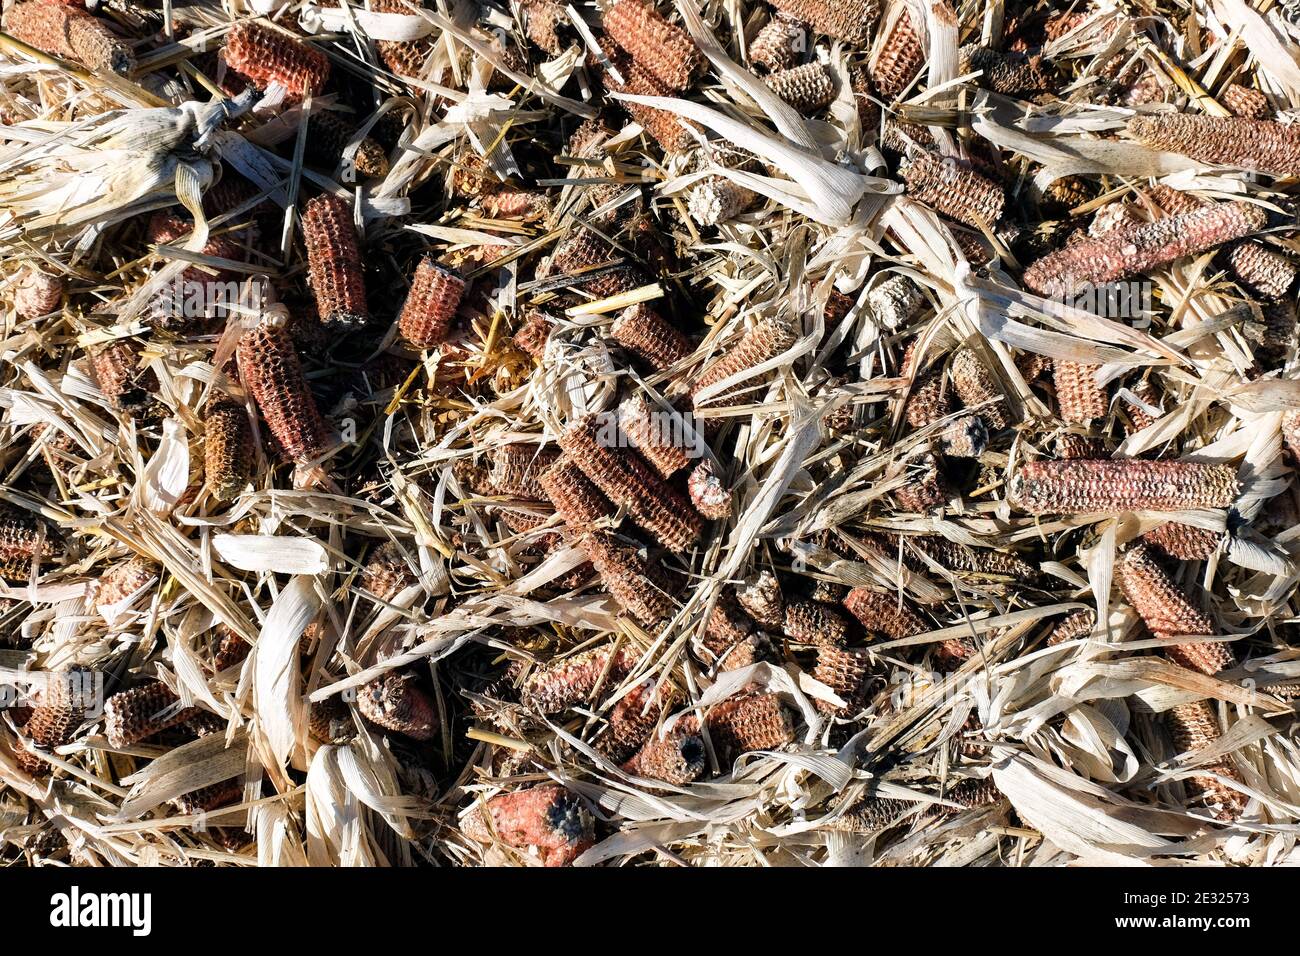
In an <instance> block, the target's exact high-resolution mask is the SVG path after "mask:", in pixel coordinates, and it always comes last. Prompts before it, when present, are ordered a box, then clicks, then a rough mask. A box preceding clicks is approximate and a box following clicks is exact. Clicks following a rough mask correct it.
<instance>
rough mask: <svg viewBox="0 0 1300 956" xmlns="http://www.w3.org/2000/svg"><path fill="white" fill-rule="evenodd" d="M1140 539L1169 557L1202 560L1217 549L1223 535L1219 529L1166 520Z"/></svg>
mask: <svg viewBox="0 0 1300 956" xmlns="http://www.w3.org/2000/svg"><path fill="white" fill-rule="evenodd" d="M1142 540H1143V541H1145V542H1146V543H1147V544H1149V545H1152V546H1154V547H1156V548H1158V549H1159V550H1160V551H1162V552H1164V553H1165V554H1166V555H1168V556H1169V557H1171V558H1177V559H1178V560H1180V561H1204V560H1205V559H1206V558H1208V557H1209V556H1210V555H1212V554H1214V552H1216V551H1218V550H1219V545H1220V544H1222V543H1223V540H1224V535H1223V532H1221V531H1211V530H1209V529H1208V528H1198V527H1196V526H1195V525H1190V524H1183V523H1182V522H1181V521H1166V522H1165V523H1164V524H1162V525H1161V526H1160V527H1158V528H1153V529H1152V530H1151V531H1148V532H1147V533H1146V534H1144V535H1142Z"/></svg>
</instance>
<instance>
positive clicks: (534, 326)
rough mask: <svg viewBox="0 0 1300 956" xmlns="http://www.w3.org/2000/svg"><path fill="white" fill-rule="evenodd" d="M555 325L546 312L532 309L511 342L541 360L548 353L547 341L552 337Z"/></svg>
mask: <svg viewBox="0 0 1300 956" xmlns="http://www.w3.org/2000/svg"><path fill="white" fill-rule="evenodd" d="M553 324H554V323H553V322H552V320H551V318H550V316H548V315H547V314H546V313H545V312H540V311H538V310H537V309H531V310H529V311H528V312H526V313H525V316H524V324H523V325H521V326H520V327H519V331H518V332H516V333H515V334H514V336H512V337H511V341H512V342H514V344H515V348H517V349H519V350H520V351H521V352H527V353H528V354H529V355H531V356H532V357H533V358H541V357H542V354H543V353H544V352H545V351H546V340H547V339H549V338H550V337H551V326H552V325H553Z"/></svg>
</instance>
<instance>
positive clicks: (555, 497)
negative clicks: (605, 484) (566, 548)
mask: <svg viewBox="0 0 1300 956" xmlns="http://www.w3.org/2000/svg"><path fill="white" fill-rule="evenodd" d="M537 482H538V484H539V485H540V486H541V488H542V490H543V491H544V492H545V493H546V497H547V498H548V499H550V502H551V504H553V505H554V506H555V511H556V513H557V514H558V515H559V516H560V517H561V518H563V519H564V522H565V524H567V525H568V526H569V530H570V531H572V532H574V533H576V534H582V533H583V532H585V531H587V530H588V529H589V528H590V527H591V525H592V524H594V523H595V522H597V521H601V520H603V519H606V518H612V517H613V516H614V511H615V509H614V506H613V505H612V504H611V503H610V502H609V499H607V498H606V497H605V496H604V495H602V494H601V493H600V489H599V488H597V487H596V486H595V485H593V484H592V483H591V481H590V480H588V478H587V476H586V475H585V474H584V473H583V470H582V469H581V468H579V467H578V466H577V465H576V464H574V462H573V461H572V460H571V459H569V458H561V459H559V460H558V461H556V462H555V464H553V465H552V466H551V467H550V468H548V469H547V470H546V471H545V472H543V473H542V474H541V475H539V476H538V479H537Z"/></svg>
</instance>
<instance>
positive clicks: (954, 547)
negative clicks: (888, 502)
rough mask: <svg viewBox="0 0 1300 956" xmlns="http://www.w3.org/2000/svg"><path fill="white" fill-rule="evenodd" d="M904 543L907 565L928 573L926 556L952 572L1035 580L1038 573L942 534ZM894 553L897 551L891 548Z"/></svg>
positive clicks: (1006, 555) (916, 537) (910, 538)
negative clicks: (950, 539)
mask: <svg viewBox="0 0 1300 956" xmlns="http://www.w3.org/2000/svg"><path fill="white" fill-rule="evenodd" d="M903 540H904V547H903V563H904V564H905V565H906V566H907V567H908V568H911V569H912V570H915V571H924V570H928V568H929V565H928V564H926V562H925V561H924V560H922V556H924V557H925V558H928V559H929V560H930V561H933V562H934V563H935V564H937V565H939V567H941V568H944V569H946V570H948V571H955V572H958V573H964V574H981V575H990V576H997V577H1008V578H1017V579H1019V580H1022V581H1028V580H1033V579H1034V578H1035V577H1037V576H1038V571H1037V570H1036V569H1035V568H1033V567H1031V566H1030V565H1028V564H1026V563H1025V562H1024V561H1022V560H1021V559H1020V558H1018V557H1016V556H1015V555H1014V554H1011V553H1009V552H1007V551H1002V550H998V549H996V548H970V547H967V546H966V545H963V544H958V543H957V542H956V541H949V540H948V539H947V538H944V537H940V536H938V535H933V536H919V535H909V536H908V537H906V538H905V539H903ZM890 550H894V549H890Z"/></svg>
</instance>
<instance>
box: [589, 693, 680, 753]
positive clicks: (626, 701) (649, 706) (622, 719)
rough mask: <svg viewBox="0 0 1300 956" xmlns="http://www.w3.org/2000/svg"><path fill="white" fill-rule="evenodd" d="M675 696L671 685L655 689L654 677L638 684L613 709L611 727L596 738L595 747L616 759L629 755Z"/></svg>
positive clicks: (638, 745) (647, 737) (643, 741)
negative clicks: (652, 679)
mask: <svg viewBox="0 0 1300 956" xmlns="http://www.w3.org/2000/svg"><path fill="white" fill-rule="evenodd" d="M675 698H676V693H675V691H674V690H673V688H672V687H671V686H669V685H663V687H661V688H660V690H659V691H658V692H656V690H655V684H654V681H650V680H647V681H643V682H642V683H640V684H638V685H637V686H636V687H634V688H633V689H632V690H630V691H629V692H628V693H627V694H626V695H624V697H623V699H622V700H620V701H619V702H618V703H617V704H615V705H614V709H613V710H612V711H610V714H609V727H608V728H606V730H605V732H604V733H603V734H601V735H600V737H599V738H598V739H597V741H596V749H598V750H599V751H600V752H601V753H602V754H604V755H605V757H607V758H608V759H609V760H612V761H614V762H616V763H621V762H623V761H625V760H628V759H630V758H631V757H632V756H633V755H634V754H635V753H636V752H637V751H638V750H640V749H641V747H642V745H644V744H645V742H646V741H647V740H649V739H650V735H651V734H652V733H654V730H655V728H656V727H657V726H658V725H659V717H660V714H661V713H662V711H663V709H664V707H665V706H667V705H669V704H671V703H672V701H673V700H674V699H675Z"/></svg>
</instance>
